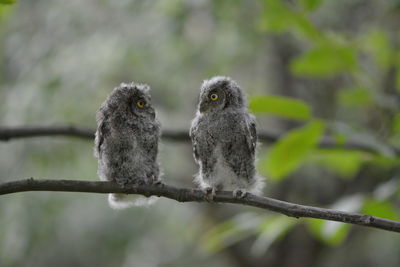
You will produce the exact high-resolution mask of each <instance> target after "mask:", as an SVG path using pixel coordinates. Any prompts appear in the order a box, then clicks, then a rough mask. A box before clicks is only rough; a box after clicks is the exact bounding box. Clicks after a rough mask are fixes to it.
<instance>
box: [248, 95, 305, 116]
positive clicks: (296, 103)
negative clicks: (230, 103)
mask: <svg viewBox="0 0 400 267" xmlns="http://www.w3.org/2000/svg"><path fill="white" fill-rule="evenodd" d="M249 108H250V110H251V111H252V112H254V113H271V114H275V115H278V116H282V117H286V118H290V119H297V120H307V119H309V118H310V117H311V108H310V106H309V105H308V104H307V103H305V102H303V101H301V100H297V99H294V98H288V97H282V96H256V97H252V98H251V99H250V104H249Z"/></svg>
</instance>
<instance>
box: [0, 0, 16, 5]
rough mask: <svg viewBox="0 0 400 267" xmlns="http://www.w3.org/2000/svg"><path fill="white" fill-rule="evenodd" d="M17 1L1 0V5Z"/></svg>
mask: <svg viewBox="0 0 400 267" xmlns="http://www.w3.org/2000/svg"><path fill="white" fill-rule="evenodd" d="M14 3H15V0H0V5H12V4H14Z"/></svg>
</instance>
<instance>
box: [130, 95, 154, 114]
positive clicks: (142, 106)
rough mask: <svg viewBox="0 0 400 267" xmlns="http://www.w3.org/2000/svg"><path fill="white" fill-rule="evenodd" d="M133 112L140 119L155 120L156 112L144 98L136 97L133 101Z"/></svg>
mask: <svg viewBox="0 0 400 267" xmlns="http://www.w3.org/2000/svg"><path fill="white" fill-rule="evenodd" d="M130 106H131V111H132V113H133V115H135V116H138V117H150V118H152V119H154V118H155V114H156V113H155V111H154V109H153V107H152V106H151V104H150V103H149V102H148V100H146V99H145V98H143V97H135V98H134V99H133V100H132V101H131V104H130Z"/></svg>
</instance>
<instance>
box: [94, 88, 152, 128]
mask: <svg viewBox="0 0 400 267" xmlns="http://www.w3.org/2000/svg"><path fill="white" fill-rule="evenodd" d="M101 109H102V110H103V111H104V112H106V113H108V114H107V115H108V116H113V117H116V118H118V119H121V120H127V121H130V119H141V118H142V119H151V120H153V119H154V118H155V110H154V108H153V106H152V105H151V96H150V87H149V86H148V85H146V84H138V83H134V82H132V83H129V84H126V83H121V84H120V86H118V87H116V88H114V90H113V91H112V92H111V93H110V94H109V95H108V97H107V100H106V101H105V102H104V103H103V105H102V108H101Z"/></svg>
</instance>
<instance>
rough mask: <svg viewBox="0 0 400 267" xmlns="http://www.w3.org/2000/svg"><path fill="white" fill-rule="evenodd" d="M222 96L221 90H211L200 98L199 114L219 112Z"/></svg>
mask: <svg viewBox="0 0 400 267" xmlns="http://www.w3.org/2000/svg"><path fill="white" fill-rule="evenodd" d="M223 100H224V95H223V93H222V92H221V90H211V91H210V92H208V93H207V94H206V95H204V96H203V97H202V100H201V101H200V105H199V111H200V113H206V112H208V111H213V110H220V109H222V107H223V105H222V104H223Z"/></svg>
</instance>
